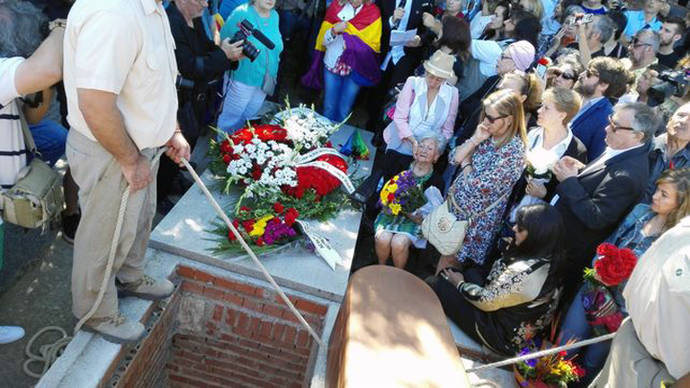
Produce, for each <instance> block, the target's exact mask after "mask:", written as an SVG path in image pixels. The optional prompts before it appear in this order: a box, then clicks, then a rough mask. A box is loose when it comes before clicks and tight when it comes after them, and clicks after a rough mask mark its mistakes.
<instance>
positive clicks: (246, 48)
mask: <svg viewBox="0 0 690 388" xmlns="http://www.w3.org/2000/svg"><path fill="white" fill-rule="evenodd" d="M237 27H239V28H240V30H239V31H237V32H236V33H235V35H233V37H232V38H230V43H235V42H238V41H240V40H243V41H244V43H243V44H242V54H244V56H245V57H247V58H249V60H250V61H252V62H254V60H255V59H256V57H258V56H259V52H261V50H260V49H258V48H257V47H256V46H254V45H253V44H252V42H250V41H248V40H247V38H249V37H250V36H252V35H254V37H255V38H256V39H257V40H258V41H259V42H261V43H263V45H264V46H266V47H267V48H268V49H269V50H273V49H274V48H275V44H273V42H271V40H270V39H268V37H267V36H266V35H264V34H263V33H262V32H261V31H259V30H257V29H256V28H254V25H252V23H251V22H250V21H249V20H247V19H244V20H242V21H241V22H239V23H238V24H237Z"/></svg>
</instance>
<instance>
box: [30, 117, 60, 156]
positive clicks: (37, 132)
mask: <svg viewBox="0 0 690 388" xmlns="http://www.w3.org/2000/svg"><path fill="white" fill-rule="evenodd" d="M29 130H30V131H31V136H33V138H34V143H36V149H37V150H38V152H39V153H40V155H39V159H41V160H42V161H44V162H46V163H48V164H50V165H51V166H53V165H54V164H55V163H56V162H57V161H58V159H60V158H61V157H62V155H64V154H65V144H66V143H67V130H66V129H65V128H64V127H63V126H62V125H60V124H58V123H56V122H55V121H51V120H46V119H43V120H41V121H40V122H39V123H38V124H34V125H29Z"/></svg>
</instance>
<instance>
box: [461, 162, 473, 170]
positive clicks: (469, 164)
mask: <svg viewBox="0 0 690 388" xmlns="http://www.w3.org/2000/svg"><path fill="white" fill-rule="evenodd" d="M467 167H472V163H467V164H465V165H464V166H463V165H460V170H462V171H465V169H466V168H467Z"/></svg>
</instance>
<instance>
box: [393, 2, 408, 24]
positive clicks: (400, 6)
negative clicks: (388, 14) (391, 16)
mask: <svg viewBox="0 0 690 388" xmlns="http://www.w3.org/2000/svg"><path fill="white" fill-rule="evenodd" d="M406 2H407V0H400V4H399V5H398V6H397V7H396V9H397V8H405V3H406ZM400 20H401V19H398V20H396V21H394V22H393V28H392V29H393V30H395V29H397V28H398V25H400Z"/></svg>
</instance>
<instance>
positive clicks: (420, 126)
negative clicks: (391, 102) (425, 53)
mask: <svg viewBox="0 0 690 388" xmlns="http://www.w3.org/2000/svg"><path fill="white" fill-rule="evenodd" d="M454 62H455V57H454V56H453V55H451V54H447V53H445V52H443V51H442V50H437V51H436V52H435V53H434V54H433V55H432V56H431V58H430V59H428V60H426V61H424V70H425V74H424V76H423V77H415V76H412V77H409V78H408V79H407V81H405V86H404V87H403V89H402V91H401V92H400V94H399V95H398V100H397V102H396V104H395V112H394V113H393V121H392V122H391V123H390V124H389V125H388V126H387V127H386V129H384V131H383V138H384V140H385V141H386V153H385V154H384V156H383V161H382V163H381V164H382V169H381V170H378V171H374V172H373V173H372V174H371V176H370V177H369V178H367V180H366V181H364V183H362V185H360V187H359V188H357V191H356V192H355V193H354V194H353V199H355V200H356V201H358V202H361V203H364V202H366V200H367V199H368V198H369V197H370V196H371V195H372V194H374V192H375V191H376V186H377V184H378V181H379V179H380V178H381V176H383V178H384V181H387V180H388V179H390V178H391V177H393V175H395V174H397V173H399V172H400V171H402V170H405V169H407V168H408V167H409V166H410V163H411V162H412V160H413V156H412V155H413V152H414V150H415V149H416V148H417V145H418V142H419V140H420V139H422V138H425V137H428V136H441V137H443V139H445V140H444V142H447V141H448V139H450V136H451V135H452V134H453V125H454V124H455V116H456V115H457V112H458V89H456V88H455V87H453V86H451V85H449V84H448V83H447V82H446V81H447V80H448V79H450V78H452V77H453V76H454V73H453V64H454Z"/></svg>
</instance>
